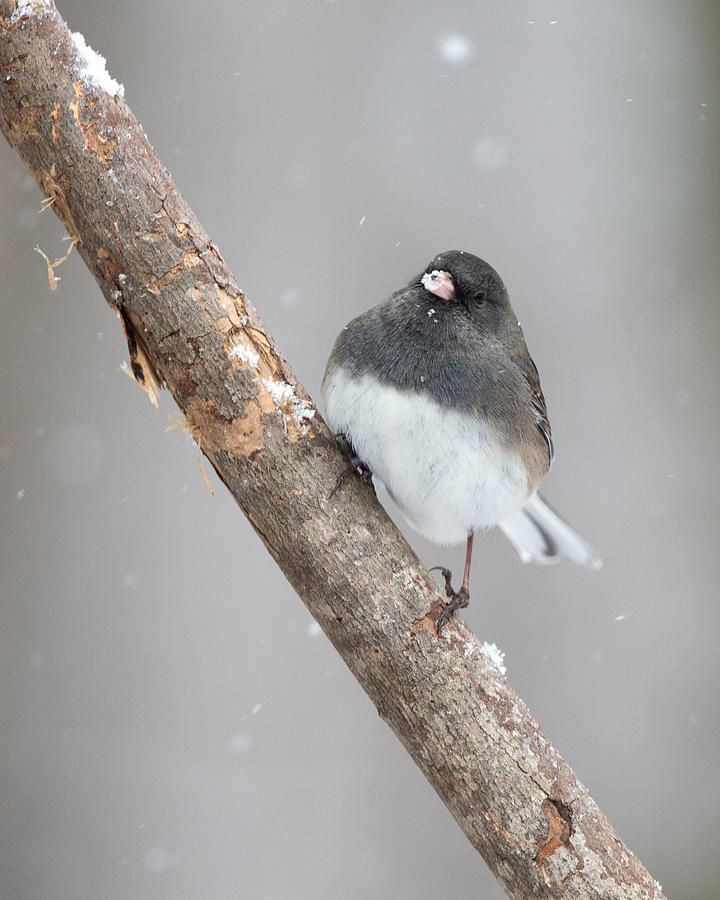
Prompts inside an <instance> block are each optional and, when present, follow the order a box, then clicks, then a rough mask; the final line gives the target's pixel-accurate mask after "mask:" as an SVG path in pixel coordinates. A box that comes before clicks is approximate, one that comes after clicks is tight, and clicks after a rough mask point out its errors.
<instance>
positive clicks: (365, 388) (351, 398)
mask: <svg viewBox="0 0 720 900" xmlns="http://www.w3.org/2000/svg"><path fill="white" fill-rule="evenodd" d="M323 395H324V400H325V409H326V419H327V422H328V425H329V426H330V428H331V430H332V431H333V432H334V433H336V434H337V433H339V432H342V433H343V434H344V435H346V437H347V438H348V439H349V440H350V442H351V443H352V445H353V447H354V448H355V452H356V453H357V455H358V456H359V457H360V459H361V460H363V462H365V463H366V464H367V465H368V466H369V468H370V469H371V470H372V472H373V473H374V475H375V476H376V477H377V478H379V479H380V481H382V483H383V484H384V485H385V487H386V488H387V490H388V492H389V493H390V495H391V496H392V498H393V500H395V502H396V503H397V505H398V506H399V507H400V509H401V510H402V512H403V513H404V515H405V516H406V518H407V520H408V521H409V523H410V524H411V525H412V526H413V528H415V529H416V530H417V531H419V532H420V533H421V534H423V535H425V537H427V538H429V539H430V540H432V541H436V542H437V543H440V544H452V543H460V542H462V541H464V540H465V538H466V537H467V534H468V532H469V531H470V530H472V529H475V528H487V527H489V526H491V525H496V524H497V523H498V522H500V521H501V520H502V519H504V518H505V517H506V516H508V515H509V514H510V513H511V512H514V511H515V510H517V509H520V508H521V507H522V506H523V505H524V504H525V502H526V501H527V499H528V496H529V493H528V482H527V476H526V473H525V469H524V467H523V465H522V463H521V462H520V460H519V458H518V457H517V456H516V455H515V454H511V453H509V452H508V451H506V450H505V449H504V448H503V447H502V446H501V445H500V443H499V441H498V440H497V437H496V435H495V433H494V431H493V429H492V428H491V427H489V426H487V425H483V424H482V423H480V422H478V421H475V420H473V419H472V418H471V417H469V416H467V415H461V414H459V413H458V412H456V411H454V410H451V409H447V408H445V407H443V406H440V405H439V404H438V403H437V402H436V401H435V400H433V399H432V397H430V396H429V395H420V394H416V393H412V392H401V391H398V390H396V389H395V388H391V387H386V386H384V385H382V384H381V383H380V382H379V381H377V379H375V378H373V377H372V376H367V375H366V376H363V377H362V378H361V379H349V378H348V377H347V375H346V374H345V372H343V370H342V369H336V370H335V371H334V372H333V373H332V374H331V375H329V376H327V377H326V379H325V382H324V384H323Z"/></svg>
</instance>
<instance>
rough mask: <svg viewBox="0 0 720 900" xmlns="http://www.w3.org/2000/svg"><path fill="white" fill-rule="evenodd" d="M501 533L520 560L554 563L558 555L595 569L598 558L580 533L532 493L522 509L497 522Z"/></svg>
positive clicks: (597, 566) (597, 567) (600, 563)
mask: <svg viewBox="0 0 720 900" xmlns="http://www.w3.org/2000/svg"><path fill="white" fill-rule="evenodd" d="M500 528H501V530H502V532H503V534H504V535H505V537H506V538H507V539H508V540H509V541H510V543H511V544H512V545H513V547H514V548H515V552H516V553H517V555H518V556H519V557H520V559H521V560H522V562H534V563H554V562H557V561H558V560H560V559H567V560H568V561H569V562H574V563H577V564H578V565H581V566H591V567H592V568H593V569H599V568H600V566H601V565H602V560H601V559H600V557H599V556H598V554H597V553H596V552H595V550H593V548H592V547H591V546H590V544H588V543H587V541H585V540H584V539H583V538H581V537H580V535H579V534H578V533H577V532H576V531H575V530H574V529H572V528H571V527H570V526H569V525H568V523H567V522H565V521H564V520H563V519H561V518H560V516H559V515H558V514H557V513H556V512H555V511H554V510H553V509H552V508H551V507H550V506H549V505H548V503H547V502H546V501H545V500H544V499H543V498H542V497H541V496H540V494H535V495H534V496H533V497H532V498H531V499H530V500H528V502H527V503H526V504H525V506H523V508H522V509H520V510H518V511H517V512H515V513H513V514H512V515H510V516H508V517H507V519H504V520H503V521H502V522H500Z"/></svg>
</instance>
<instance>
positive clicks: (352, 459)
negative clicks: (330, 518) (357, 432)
mask: <svg viewBox="0 0 720 900" xmlns="http://www.w3.org/2000/svg"><path fill="white" fill-rule="evenodd" d="M335 440H336V441H337V443H338V447H339V448H340V449H341V450H342V452H343V453H344V454H345V456H347V458H348V461H349V463H350V465H349V466H348V467H347V468H346V469H344V470H343V471H342V472H341V473H340V474H339V475H338V480H337V481H336V482H335V487H334V488H333V489H332V490H331V491H330V497H332V496H334V495H335V494H336V493H337V491H339V490H340V488H341V487H342V485H343V483H344V481H345V479H346V478H347V477H348V475H350V474H351V473H352V472H355V474H356V475H357V476H358V478H360V480H361V481H362V482H363V484H372V472H371V471H370V469H369V468H368V467H367V466H366V465H365V463H364V462H363V461H362V460H361V459H360V457H359V456H358V455H357V454H356V453H355V450H354V449H353V446H352V444H351V443H350V441H349V440H348V439H347V438H346V437H345V435H344V434H342V432H340V433H339V434H336V435H335ZM330 497H328V500H329V499H330Z"/></svg>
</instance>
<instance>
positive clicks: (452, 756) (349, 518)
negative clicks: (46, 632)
mask: <svg viewBox="0 0 720 900" xmlns="http://www.w3.org/2000/svg"><path fill="white" fill-rule="evenodd" d="M83 69H84V64H83V62H82V60H81V59H80V58H79V56H78V51H77V48H76V46H75V44H74V43H73V40H72V38H71V35H70V33H69V31H68V29H67V27H66V25H65V23H64V22H63V20H62V19H61V17H60V16H59V14H58V12H57V10H56V9H55V7H54V5H53V4H52V3H51V2H49V0H48V2H43V0H20V2H19V4H18V2H17V0H0V118H1V122H0V124H1V126H2V130H3V133H4V134H5V137H6V138H7V140H8V141H9V143H10V144H11V146H12V147H13V148H14V149H15V150H16V151H17V153H18V154H19V156H20V157H21V159H22V160H23V162H24V163H25V164H26V166H27V167H28V169H29V170H30V172H31V173H32V175H33V176H34V178H35V180H36V181H37V183H38V185H39V186H40V189H41V191H42V192H43V194H44V195H45V197H47V198H48V199H49V200H50V201H51V202H52V206H53V209H54V211H55V212H56V213H57V215H58V216H59V217H60V219H61V220H62V221H63V223H64V224H65V227H66V228H67V230H68V233H69V234H70V235H71V236H72V237H74V238H76V239H77V241H78V244H77V248H78V252H79V253H80V255H81V256H82V258H83V259H84V261H85V262H86V264H87V266H88V268H89V269H90V271H91V272H92V274H93V275H94V276H95V279H96V281H97V282H98V284H99V286H100V289H101V291H102V293H103V295H104V297H105V299H106V300H107V302H108V303H109V304H110V305H111V306H112V307H113V308H115V309H117V310H118V312H119V313H120V317H121V320H122V322H123V325H124V327H125V331H126V336H127V340H128V346H129V348H130V354H131V362H132V368H133V372H134V374H135V376H136V378H137V379H138V381H140V382H141V383H143V384H144V386H145V387H146V388H148V389H152V387H153V384H152V382H153V379H156V380H157V382H158V383H159V384H162V385H166V386H167V388H168V389H169V390H170V391H171V393H172V395H173V397H174V398H175V400H176V402H177V404H178V406H179V407H180V408H181V409H182V410H183V413H184V415H185V416H186V418H187V420H188V423H189V427H190V429H191V430H192V433H193V435H194V436H195V438H196V439H197V441H198V443H199V445H200V447H201V449H202V451H203V452H204V453H205V455H206V456H207V458H208V459H209V460H210V461H211V463H212V464H213V466H214V467H215V469H216V470H217V472H218V474H219V476H220V478H221V479H222V480H223V481H224V483H225V484H226V485H227V487H228V489H229V490H230V491H231V493H232V494H233V496H234V497H235V498H236V500H237V502H238V504H239V505H240V507H241V508H242V510H243V511H244V513H245V514H246V515H247V517H248V518H249V520H250V522H251V523H252V525H253V527H254V528H255V530H256V531H257V533H258V534H259V535H260V537H261V539H262V541H263V543H264V544H265V546H266V547H267V548H268V550H269V551H270V553H271V554H272V556H273V558H274V559H275V560H276V562H277V563H278V565H279V566H280V567H281V569H282V570H283V572H284V573H285V575H286V576H287V578H288V580H289V581H290V583H291V584H292V585H293V587H294V588H295V590H296V591H297V593H298V594H299V595H300V597H301V598H302V600H303V601H304V602H305V603H306V605H307V606H308V608H309V610H310V612H311V613H312V615H313V616H314V617H315V618H316V620H317V621H318V622H319V623H320V625H321V626H322V628H323V630H324V631H325V633H326V634H327V636H328V637H329V638H330V640H331V641H332V642H333V644H334V645H335V647H336V649H337V650H338V652H339V653H340V654H341V656H342V657H343V659H344V660H345V662H346V663H347V665H348V666H349V668H350V669H351V671H352V672H353V674H354V675H355V677H356V678H357V679H358V681H359V682H360V684H361V685H362V687H363V688H364V689H365V691H366V692H367V694H368V695H369V696H370V698H371V700H372V701H373V703H374V704H375V706H376V707H377V709H378V712H379V713H380V715H381V716H382V717H383V718H384V719H385V721H386V722H387V723H388V724H389V725H390V727H391V728H392V729H393V731H394V732H395V734H396V735H397V736H398V738H399V739H400V740H401V741H402V743H403V745H404V746H405V748H406V749H407V751H408V752H409V754H410V755H411V756H412V758H413V759H414V760H415V762H416V763H417V764H418V766H420V768H421V769H422V771H423V772H424V773H425V775H426V777H427V778H428V780H429V781H430V783H431V784H432V786H433V787H434V788H435V790H436V791H437V792H438V794H439V795H440V797H441V798H442V799H443V801H444V802H445V804H446V805H447V806H448V808H449V809H450V811H451V812H452V814H453V816H454V817H455V819H456V821H457V822H458V824H459V825H460V827H461V828H462V829H463V831H464V832H465V834H466V835H467V837H468V838H469V840H470V841H471V843H472V844H473V846H474V847H475V848H476V849H477V850H478V851H479V852H480V853H481V854H482V856H483V857H484V859H485V861H486V862H487V864H488V866H489V867H490V869H491V870H492V872H493V873H494V874H495V876H496V877H497V879H498V881H499V882H500V884H501V885H502V886H503V888H504V889H505V891H506V892H507V894H508V895H509V896H510V897H517V898H527V897H530V896H533V897H567V898H571V897H572V898H577V897H592V898H613V900H618V898H631V897H632V898H638V897H646V898H650V897H653V898H661V897H662V896H663V895H662V893H661V891H660V888H659V885H657V884H656V883H654V881H653V878H652V877H651V876H650V874H649V873H648V872H647V871H646V869H645V868H644V867H643V866H642V864H641V863H640V861H639V860H638V859H637V858H636V857H635V856H634V855H633V854H632V853H631V851H629V850H628V849H627V847H625V845H624V844H623V843H622V841H621V840H620V838H619V837H618V835H617V834H616V832H615V831H614V829H613V828H612V826H611V824H610V823H609V821H608V820H607V818H606V817H605V816H604V815H603V814H602V813H601V812H600V810H599V809H598V807H597V806H596V804H595V803H594V801H593V800H592V798H591V797H590V795H589V794H588V792H587V790H586V789H585V787H584V786H583V785H582V784H581V783H580V782H579V781H578V779H577V778H576V776H575V774H574V773H573V772H572V770H571V769H570V768H569V766H568V765H567V764H566V763H565V762H564V760H563V759H562V758H561V757H560V755H559V754H558V753H557V751H556V750H555V749H554V747H553V746H552V745H551V744H550V743H549V741H548V740H547V739H546V737H545V736H544V735H543V733H542V731H541V730H540V728H539V726H538V724H537V722H535V720H534V719H533V718H532V717H531V715H530V713H529V712H528V710H527V708H526V707H525V705H524V704H523V702H522V701H521V700H520V699H519V698H518V697H517V696H516V695H515V693H514V692H513V691H512V689H511V688H510V686H509V685H508V683H507V682H506V681H505V679H504V678H503V677H502V676H501V675H500V673H499V672H498V670H497V669H496V668H495V667H494V666H493V664H492V663H491V662H489V661H488V660H487V658H486V657H485V656H484V655H483V653H482V652H481V649H480V645H479V643H478V641H477V639H476V638H475V636H474V635H473V634H472V633H471V631H470V630H469V629H468V628H467V626H466V625H465V624H464V623H463V622H462V621H461V620H454V621H452V622H451V623H449V624H448V625H447V626H446V628H445V630H444V632H443V634H442V636H441V637H439V636H438V635H437V634H436V633H435V629H434V627H433V622H434V621H435V619H436V618H437V615H438V614H439V612H440V609H441V603H442V598H441V596H440V593H439V591H438V588H437V586H436V584H435V583H434V581H433V580H432V579H431V577H430V576H429V575H428V573H427V571H426V570H425V569H424V568H423V566H422V564H421V563H420V562H419V561H418V559H417V558H416V557H415V555H414V554H413V552H412V550H411V549H410V548H409V547H408V545H407V544H406V542H405V541H404V540H403V538H402V537H401V535H400V534H399V533H398V531H397V530H396V529H395V527H394V526H393V524H392V522H391V521H390V520H389V518H388V517H387V515H386V514H385V512H384V511H383V509H382V508H381V507H380V506H379V504H378V503H377V501H376V498H375V496H374V493H373V492H372V490H371V489H369V488H367V487H365V486H364V485H362V484H361V483H360V482H359V480H358V479H356V478H350V479H348V480H347V481H346V483H345V484H344V486H343V487H342V489H341V490H339V491H337V492H336V493H334V494H333V495H332V497H331V492H332V489H333V487H334V485H335V483H336V480H337V478H338V475H339V474H340V472H341V471H342V470H343V469H344V467H345V465H346V462H345V459H344V458H343V457H342V455H341V454H340V453H339V451H338V450H337V448H336V445H335V442H334V440H333V438H332V436H331V435H330V434H329V432H328V430H327V428H326V427H325V425H324V423H323V422H322V420H321V418H320V416H319V414H318V413H317V412H316V411H315V408H314V406H313V404H312V401H311V400H310V398H309V396H308V394H307V393H306V392H305V391H304V390H303V389H302V387H301V386H300V385H298V384H297V382H296V380H295V378H294V376H293V373H292V371H291V369H290V367H289V366H288V364H287V363H286V361H285V360H284V359H283V357H282V355H281V354H280V353H279V351H278V350H277V348H276V347H275V346H274V344H273V342H272V340H271V339H270V338H269V337H268V335H267V334H266V332H265V331H264V329H263V327H262V324H261V322H260V320H259V318H258V316H257V314H256V313H255V311H254V309H253V308H252V306H251V305H250V304H249V302H248V301H247V299H246V298H245V297H244V296H243V293H242V291H241V290H240V288H239V287H238V284H237V282H236V280H235V278H234V277H233V275H232V273H231V272H230V271H229V270H228V268H227V266H226V265H225V263H224V262H223V259H222V257H221V256H220V253H219V252H218V250H217V248H216V247H215V245H214V244H213V243H212V241H211V240H210V239H209V237H208V236H207V234H206V233H205V231H204V230H203V228H202V226H201V225H200V223H199V222H198V221H197V219H196V218H195V216H194V214H193V213H192V211H191V210H190V209H189V207H188V206H187V204H186V203H185V201H184V199H183V197H182V196H181V195H180V193H179V192H178V190H177V189H176V187H175V185H174V184H173V183H172V180H171V178H170V176H169V174H168V172H167V170H166V169H165V168H164V167H163V166H162V164H161V163H160V161H159V160H158V158H157V156H156V155H155V152H154V151H153V149H152V147H151V146H150V145H149V143H148V141H147V139H146V137H145V134H144V132H143V129H142V127H141V126H140V124H139V123H138V121H137V119H136V118H135V117H134V116H133V114H132V113H131V111H130V109H129V107H128V105H127V104H126V102H125V101H124V99H123V98H122V97H121V96H119V95H118V94H116V95H114V96H111V95H110V94H108V93H106V92H105V91H104V90H101V89H100V88H99V87H97V86H94V85H93V84H92V83H90V82H89V81H88V77H87V75H86V74H85V75H84V74H83Z"/></svg>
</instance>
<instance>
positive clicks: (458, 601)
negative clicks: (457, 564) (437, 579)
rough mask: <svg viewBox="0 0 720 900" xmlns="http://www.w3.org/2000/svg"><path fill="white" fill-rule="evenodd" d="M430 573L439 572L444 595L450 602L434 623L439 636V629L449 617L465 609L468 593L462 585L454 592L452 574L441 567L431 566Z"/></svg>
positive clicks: (468, 601) (468, 598) (468, 599)
mask: <svg viewBox="0 0 720 900" xmlns="http://www.w3.org/2000/svg"><path fill="white" fill-rule="evenodd" d="M430 571H431V572H435V571H439V572H440V574H441V575H442V577H443V578H444V579H445V594H446V596H447V597H448V598H449V600H450V602H449V603H448V604H447V606H445V607H443V611H442V612H441V613H440V615H439V616H438V620H437V622H436V623H435V631H437V633H438V634H440V629H441V628H442V627H443V625H444V624H445V623H446V622H447V620H448V619H449V618H450V616H451V615H452V614H453V613H454V612H455V611H456V610H458V609H465V607H466V606H467V605H468V604H469V603H470V591H469V590H468V589H467V588H466V587H465V586H464V585H463V586H462V587H461V588H460V590H459V591H456V590H455V589H454V588H453V586H452V572H451V571H450V569H446V568H444V567H443V566H433V568H432V569H430Z"/></svg>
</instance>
